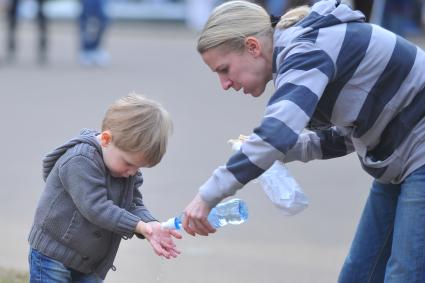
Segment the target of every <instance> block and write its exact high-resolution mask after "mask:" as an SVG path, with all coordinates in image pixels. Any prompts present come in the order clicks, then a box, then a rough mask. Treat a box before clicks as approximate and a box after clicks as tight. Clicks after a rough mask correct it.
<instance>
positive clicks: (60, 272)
mask: <svg viewBox="0 0 425 283" xmlns="http://www.w3.org/2000/svg"><path fill="white" fill-rule="evenodd" d="M29 264H30V283H68V282H69V283H70V282H75V283H102V282H103V281H102V279H101V278H100V277H98V276H97V275H95V274H93V273H91V274H84V273H81V272H78V271H76V270H73V269H70V268H66V267H65V266H64V265H63V264H62V263H60V262H59V261H56V260H54V259H52V258H50V257H47V256H45V255H43V254H41V253H39V252H38V251H36V250H34V249H31V250H30V254H29Z"/></svg>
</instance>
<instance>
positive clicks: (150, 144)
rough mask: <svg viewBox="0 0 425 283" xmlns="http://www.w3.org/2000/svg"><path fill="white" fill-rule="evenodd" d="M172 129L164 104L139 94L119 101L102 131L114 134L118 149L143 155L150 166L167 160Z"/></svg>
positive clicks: (104, 121)
mask: <svg viewBox="0 0 425 283" xmlns="http://www.w3.org/2000/svg"><path fill="white" fill-rule="evenodd" d="M172 127H173V125H172V121H171V119H170V116H169V114H168V112H167V111H166V110H165V109H164V108H163V107H162V106H161V104H159V103H158V102H156V101H153V100H150V99H148V98H146V97H144V96H141V95H139V94H135V93H131V94H129V95H127V96H125V97H122V98H120V99H118V100H117V101H115V102H114V103H113V104H112V105H111V106H110V107H109V108H108V110H107V111H106V114H105V117H104V119H103V122H102V131H106V130H109V131H111V133H112V142H113V143H114V145H115V146H116V147H118V148H119V149H121V150H123V151H126V152H143V154H144V158H145V160H146V161H147V162H148V163H149V165H150V166H155V165H156V164H158V163H159V162H160V161H161V159H162V157H163V156H164V154H165V151H166V148H167V142H168V137H169V135H170V134H171V131H172Z"/></svg>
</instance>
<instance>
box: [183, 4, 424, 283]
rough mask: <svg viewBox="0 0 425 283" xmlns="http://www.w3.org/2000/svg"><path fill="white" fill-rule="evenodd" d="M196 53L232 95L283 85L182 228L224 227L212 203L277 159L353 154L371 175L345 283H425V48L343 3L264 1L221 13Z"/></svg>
mask: <svg viewBox="0 0 425 283" xmlns="http://www.w3.org/2000/svg"><path fill="white" fill-rule="evenodd" d="M197 50H198V52H199V53H200V55H201V57H202V59H203V61H204V63H205V64H206V65H208V67H209V68H210V69H211V70H212V71H213V72H214V73H216V74H217V76H218V79H219V83H220V84H221V86H222V88H223V89H224V90H229V89H234V90H235V91H241V92H242V91H243V93H244V94H245V95H251V96H253V97H259V96H261V95H263V94H264V92H265V89H266V86H267V84H268V82H269V81H273V82H274V86H275V92H274V94H273V95H272V96H271V97H270V99H269V101H268V103H267V106H266V110H265V114H264V117H263V119H262V120H261V121H259V123H258V125H257V127H255V128H254V129H253V131H252V134H251V135H250V136H249V138H248V139H247V140H245V141H244V142H243V144H242V146H241V149H240V150H239V151H238V152H236V153H234V154H233V155H232V156H231V157H230V158H229V159H228V161H227V163H226V164H224V165H223V166H220V167H218V168H217V169H216V170H215V171H214V172H213V173H212V175H211V177H210V178H209V179H208V180H206V181H205V183H204V184H203V185H201V186H200V188H199V189H198V192H197V194H196V196H195V197H194V198H193V200H192V201H191V202H190V203H189V205H187V207H186V208H185V209H184V215H185V217H184V221H183V227H184V229H185V231H186V232H187V233H189V234H191V235H196V234H199V235H205V236H206V235H208V234H209V233H213V232H215V231H216V230H215V229H214V228H213V227H212V226H211V225H210V223H209V222H208V218H207V217H208V214H209V212H210V211H211V208H212V207H214V206H216V205H217V204H218V203H219V202H220V201H222V200H223V199H225V198H226V197H229V196H231V195H234V194H236V193H237V191H238V190H240V189H242V188H243V187H244V186H245V185H246V184H247V183H248V182H250V181H251V180H254V179H256V178H258V177H259V176H260V175H261V174H262V173H263V172H265V171H266V170H268V169H269V168H270V167H271V165H272V164H273V163H274V162H275V161H276V160H281V161H283V162H291V161H296V160H297V161H302V162H309V161H311V160H316V159H322V160H325V159H330V158H337V157H341V156H345V155H347V154H350V153H355V154H356V155H357V156H358V158H359V161H360V164H361V166H362V168H363V169H364V171H365V172H367V173H368V174H369V175H371V176H372V177H373V182H372V184H371V188H370V192H369V197H368V199H367V201H366V204H365V206H364V209H363V214H362V216H361V218H360V222H359V225H358V227H357V231H356V234H355V236H354V239H353V242H352V245H351V249H350V251H349V253H348V256H347V257H346V260H345V263H344V265H343V268H342V270H341V273H340V276H339V279H338V282H340V283H359V282H370V283H372V282H376V283H378V282H387V283H388V282H393V283H395V282H397V283H413V282H418V283H419V282H425V273H424V272H423V267H424V266H425V229H424V228H423V227H424V226H425V72H424V66H425V52H424V50H422V49H420V48H419V47H418V46H416V45H414V44H412V43H411V42H409V41H407V40H405V39H403V38H402V37H400V36H397V35H396V34H394V33H392V32H390V31H388V30H386V29H383V28H381V27H379V26H377V25H372V24H369V23H366V22H365V16H364V15H363V13H361V12H360V11H355V10H352V9H351V8H350V7H349V6H348V5H345V4H343V3H341V2H340V1H339V0H325V1H320V2H317V3H316V4H314V5H313V7H311V8H310V7H308V6H301V7H298V8H296V9H293V10H290V11H288V12H287V13H286V14H284V15H283V16H282V17H280V18H277V19H276V18H275V17H271V16H270V15H269V14H268V13H267V12H266V11H265V10H264V9H263V8H261V7H260V6H258V5H256V4H253V3H250V2H247V1H230V2H227V3H225V4H223V5H221V6H219V7H217V8H216V9H214V11H213V12H212V14H211V16H210V17H209V19H208V21H207V23H206V25H205V27H204V29H203V31H202V33H201V35H200V37H199V39H198V44H197ZM236 111H237V109H236ZM306 177H307V178H308V176H306ZM329 177H330V178H332V174H330V175H329ZM352 178H355V176H347V182H350V180H352ZM340 201H342V202H344V201H347V200H340ZM348 201H349V200H348Z"/></svg>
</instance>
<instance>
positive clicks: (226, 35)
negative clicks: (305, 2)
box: [197, 1, 310, 54]
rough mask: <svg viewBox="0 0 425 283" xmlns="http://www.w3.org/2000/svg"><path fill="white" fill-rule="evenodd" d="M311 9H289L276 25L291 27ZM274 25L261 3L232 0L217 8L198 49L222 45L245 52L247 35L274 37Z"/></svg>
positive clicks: (280, 27) (203, 50) (208, 22)
mask: <svg viewBox="0 0 425 283" xmlns="http://www.w3.org/2000/svg"><path fill="white" fill-rule="evenodd" d="M309 12H310V8H309V7H308V6H300V7H298V8H295V9H293V10H290V11H288V12H287V13H286V14H285V15H283V16H282V17H281V19H280V22H279V23H278V24H277V26H276V28H279V29H284V28H288V27H290V26H292V25H294V24H296V23H297V22H298V21H300V20H301V19H302V18H304V17H305V16H306V15H307V14H308V13H309ZM273 30H274V29H273V27H272V26H271V20H270V15H269V14H268V13H267V11H266V10H265V9H264V8H263V7H261V6H260V5H257V4H254V3H251V2H248V1H229V2H225V3H223V4H221V5H219V6H218V7H216V8H215V9H214V10H213V12H212V13H211V15H210V17H209V18H208V20H207V22H206V24H205V26H204V28H203V30H202V32H201V35H200V37H199V39H198V45H197V50H198V52H199V53H201V54H202V53H204V52H205V51H207V50H208V49H211V48H215V47H218V46H222V47H225V48H228V49H229V50H230V51H237V52H242V51H243V50H244V48H245V38H246V37H248V36H256V37H266V38H270V40H272V35H273Z"/></svg>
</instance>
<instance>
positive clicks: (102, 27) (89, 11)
mask: <svg viewBox="0 0 425 283" xmlns="http://www.w3.org/2000/svg"><path fill="white" fill-rule="evenodd" d="M106 1H107V0H81V1H80V3H81V15H80V18H79V20H80V21H79V25H80V54H79V61H80V64H81V65H83V66H101V67H105V66H108V65H109V64H110V61H111V59H110V55H109V54H108V53H107V52H106V51H105V50H104V49H103V48H102V45H103V42H104V35H105V31H106V28H107V25H108V15H107V13H106V4H107V3H106Z"/></svg>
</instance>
